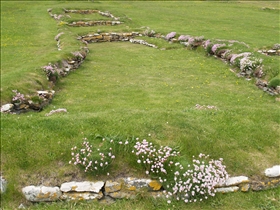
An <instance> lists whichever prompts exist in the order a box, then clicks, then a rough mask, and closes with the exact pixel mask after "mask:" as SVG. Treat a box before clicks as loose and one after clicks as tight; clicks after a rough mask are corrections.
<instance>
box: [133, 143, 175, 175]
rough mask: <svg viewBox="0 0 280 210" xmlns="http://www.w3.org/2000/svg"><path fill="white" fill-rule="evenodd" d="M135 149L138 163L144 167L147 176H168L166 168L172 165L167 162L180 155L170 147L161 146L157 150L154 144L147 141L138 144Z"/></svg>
mask: <svg viewBox="0 0 280 210" xmlns="http://www.w3.org/2000/svg"><path fill="white" fill-rule="evenodd" d="M134 148H135V150H133V151H132V153H134V154H135V155H136V156H137V157H138V160H137V163H139V164H141V165H142V166H144V168H145V170H146V174H160V173H164V174H166V173H167V169H166V166H167V165H168V164H170V163H168V162H167V160H168V159H170V158H171V157H176V156H178V155H179V154H180V153H179V152H176V151H174V150H173V149H172V148H170V147H168V146H165V147H163V146H161V147H160V148H159V149H157V148H156V147H155V146H154V145H153V143H151V142H148V141H147V140H146V139H144V140H143V141H142V142H139V141H138V142H136V144H135V145H134Z"/></svg>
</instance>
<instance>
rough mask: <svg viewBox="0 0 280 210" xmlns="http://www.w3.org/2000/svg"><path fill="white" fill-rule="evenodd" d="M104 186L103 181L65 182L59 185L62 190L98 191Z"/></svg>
mask: <svg viewBox="0 0 280 210" xmlns="http://www.w3.org/2000/svg"><path fill="white" fill-rule="evenodd" d="M103 186H104V182H103V181H97V182H89V181H85V182H66V183H63V184H62V185H61V187H60V190H61V191H62V192H71V191H73V192H95V193H99V192H100V190H101V188H102V187H103Z"/></svg>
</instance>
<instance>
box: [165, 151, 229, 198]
mask: <svg viewBox="0 0 280 210" xmlns="http://www.w3.org/2000/svg"><path fill="white" fill-rule="evenodd" d="M208 158H209V156H206V155H204V154H200V155H199V158H198V159H195V157H194V156H193V161H192V164H189V165H188V166H187V169H186V170H184V167H183V166H182V165H181V164H180V163H177V165H176V164H175V165H176V166H177V170H175V172H174V179H173V180H166V181H167V183H168V184H167V185H166V189H167V190H166V198H167V199H169V200H168V203H171V199H175V200H183V201H184V202H185V203H189V202H190V203H191V202H197V201H202V200H204V199H208V197H209V196H215V193H216V192H215V188H214V187H215V186H216V185H217V184H220V183H223V182H224V181H225V180H226V179H227V178H228V174H227V172H226V170H225V168H226V167H225V166H224V165H223V164H222V161H223V159H219V160H208ZM160 181H161V182H164V181H165V180H162V179H160ZM172 181H173V182H172Z"/></svg>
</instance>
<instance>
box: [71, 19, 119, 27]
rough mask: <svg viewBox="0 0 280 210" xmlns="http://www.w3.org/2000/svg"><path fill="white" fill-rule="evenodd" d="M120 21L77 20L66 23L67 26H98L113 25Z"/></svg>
mask: <svg viewBox="0 0 280 210" xmlns="http://www.w3.org/2000/svg"><path fill="white" fill-rule="evenodd" d="M121 23H122V22H120V21H110V20H107V21H102V20H99V21H86V22H85V21H77V22H72V23H68V26H76V27H86V26H100V25H107V26H114V25H120V24H121Z"/></svg>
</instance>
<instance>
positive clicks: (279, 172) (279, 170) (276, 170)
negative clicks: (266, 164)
mask: <svg viewBox="0 0 280 210" xmlns="http://www.w3.org/2000/svg"><path fill="white" fill-rule="evenodd" d="M264 173H265V175H266V176H267V177H278V176H280V165H276V166H273V167H271V168H267V169H266V170H265V172H264Z"/></svg>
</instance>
